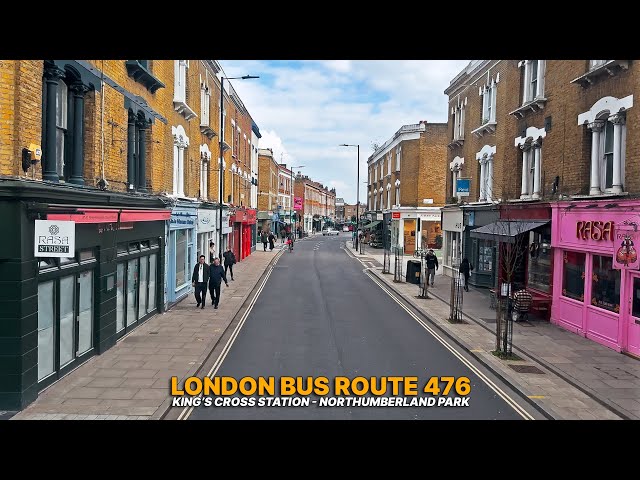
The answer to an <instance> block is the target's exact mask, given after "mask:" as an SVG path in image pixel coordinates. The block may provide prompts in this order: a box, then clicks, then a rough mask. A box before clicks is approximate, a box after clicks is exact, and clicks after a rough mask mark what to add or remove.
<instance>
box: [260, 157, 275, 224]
mask: <svg viewBox="0 0 640 480" xmlns="http://www.w3.org/2000/svg"><path fill="white" fill-rule="evenodd" d="M278 168H279V167H278V163H277V162H276V161H275V159H274V158H273V151H272V150H271V149H260V150H259V151H258V211H259V212H268V211H270V210H273V209H277V208H278V190H279V188H280V185H279V180H278V179H279V175H278V171H279V170H278Z"/></svg>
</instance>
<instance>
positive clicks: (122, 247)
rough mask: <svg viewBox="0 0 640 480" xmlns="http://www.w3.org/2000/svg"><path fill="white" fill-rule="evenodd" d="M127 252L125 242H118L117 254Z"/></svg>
mask: <svg viewBox="0 0 640 480" xmlns="http://www.w3.org/2000/svg"><path fill="white" fill-rule="evenodd" d="M127 253H128V250H127V245H126V244H125V243H119V244H118V255H126V254H127Z"/></svg>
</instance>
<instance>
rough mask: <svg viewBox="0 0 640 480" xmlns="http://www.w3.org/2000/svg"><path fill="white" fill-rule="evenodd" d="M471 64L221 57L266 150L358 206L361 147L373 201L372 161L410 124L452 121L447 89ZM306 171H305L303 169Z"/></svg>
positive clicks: (362, 175)
mask: <svg viewBox="0 0 640 480" xmlns="http://www.w3.org/2000/svg"><path fill="white" fill-rule="evenodd" d="M468 63H469V61H468V60H300V61H295V60H283V61H276V60H221V61H220V64H221V65H222V68H223V70H224V72H225V75H226V76H229V77H236V76H242V75H259V76H260V78H259V79H253V80H232V81H231V83H232V84H233V87H234V88H235V90H236V92H238V94H239V96H240V98H241V99H242V102H243V103H244V105H245V106H246V107H247V109H248V110H249V113H250V114H251V116H252V117H253V120H254V121H255V122H256V124H257V125H258V127H259V128H260V133H261V134H262V138H261V140H260V148H272V149H273V152H274V155H275V158H276V159H277V160H278V161H280V159H282V162H283V163H286V164H287V165H288V166H289V165H294V166H295V165H304V166H305V167H304V168H301V169H299V170H300V171H301V172H302V173H303V174H304V175H308V176H309V177H311V178H312V179H313V180H316V181H318V182H321V183H323V184H324V185H327V186H329V187H330V188H331V187H335V188H336V194H337V196H338V197H343V198H344V199H345V201H346V202H348V203H352V204H353V203H355V201H356V186H357V170H356V165H357V149H356V148H348V147H339V146H338V145H339V144H341V143H348V144H359V145H360V182H361V183H360V201H361V202H364V201H366V186H365V185H364V182H366V180H367V159H368V158H369V156H370V155H371V154H372V153H373V149H372V147H371V145H372V144H373V143H378V144H382V143H384V142H385V141H387V140H388V139H389V138H391V136H392V135H393V134H394V133H395V132H396V131H397V130H398V129H399V128H400V127H401V126H402V125H407V124H411V123H418V122H419V121H420V120H426V121H427V122H430V123H438V122H446V121H447V97H446V96H445V95H444V93H443V92H444V90H445V88H447V86H448V85H449V82H450V81H451V79H453V78H454V77H455V76H456V75H457V74H458V73H459V72H460V71H461V70H462V69H463V68H464V67H465V66H466V65H467V64H468ZM297 170H298V169H297Z"/></svg>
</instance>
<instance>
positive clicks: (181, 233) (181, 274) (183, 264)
mask: <svg viewBox="0 0 640 480" xmlns="http://www.w3.org/2000/svg"><path fill="white" fill-rule="evenodd" d="M188 232H189V230H185V229H181V230H176V250H175V252H176V284H175V288H176V290H177V289H179V288H180V287H182V286H183V285H184V284H186V283H187V279H188V278H189V272H188V271H187V260H188V259H187V234H188Z"/></svg>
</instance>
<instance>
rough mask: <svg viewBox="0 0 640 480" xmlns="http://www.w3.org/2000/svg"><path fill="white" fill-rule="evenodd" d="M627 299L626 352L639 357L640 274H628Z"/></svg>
mask: <svg viewBox="0 0 640 480" xmlns="http://www.w3.org/2000/svg"><path fill="white" fill-rule="evenodd" d="M627 298H628V301H629V306H628V309H629V310H628V311H629V315H628V317H627V319H628V320H627V348H626V350H627V351H628V352H629V353H631V354H633V355H636V356H638V357H640V272H633V273H630V275H629V282H627Z"/></svg>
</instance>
